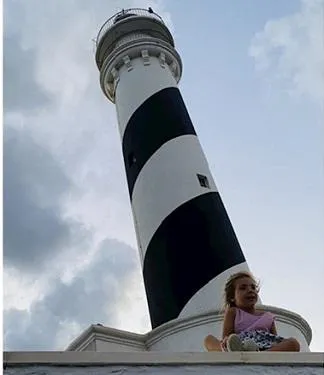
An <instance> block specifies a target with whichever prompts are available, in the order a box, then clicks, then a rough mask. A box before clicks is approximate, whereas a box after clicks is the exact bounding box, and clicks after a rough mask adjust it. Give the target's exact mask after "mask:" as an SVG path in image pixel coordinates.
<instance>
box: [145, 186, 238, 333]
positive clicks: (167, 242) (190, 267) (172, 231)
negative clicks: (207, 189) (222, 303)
mask: <svg viewBox="0 0 324 375" xmlns="http://www.w3.org/2000/svg"><path fill="white" fill-rule="evenodd" d="M242 262H245V258H244V255H243V252H242V250H241V248H240V245H239V242H238V240H237V238H236V235H235V233H234V230H233V227H232V225H231V222H230V220H229V217H228V215H227V213H226V210H225V207H224V205H223V203H222V200H221V197H220V195H219V193H216V192H211V193H207V194H204V195H200V196H198V197H196V198H193V199H191V200H190V201H188V202H186V203H184V204H182V205H181V206H179V207H178V208H177V209H176V210H174V211H173V212H172V213H171V214H170V215H169V216H167V217H166V218H165V220H164V221H163V222H162V224H161V225H160V227H159V228H158V229H157V231H156V232H155V233H154V235H153V237H152V239H151V241H150V243H149V246H148V248H147V250H146V254H145V259H144V266H143V273H144V284H145V289H146V294H147V299H148V305H149V310H150V316H151V322H152V327H153V328H155V327H157V326H159V325H161V324H163V323H165V322H167V321H169V320H171V319H174V318H177V317H178V315H179V314H180V312H181V310H182V309H183V307H184V306H185V305H186V304H187V302H188V301H189V300H190V298H191V297H192V296H193V295H194V294H195V293H196V292H198V291H199V290H200V289H201V288H202V287H203V286H204V285H206V284H207V283H208V282H209V281H210V280H212V279H213V278H215V277H216V276H218V275H219V274H221V273H222V272H224V271H226V270H227V269H229V268H231V267H233V266H235V265H238V264H240V263H242ZM215 293H217V291H215Z"/></svg>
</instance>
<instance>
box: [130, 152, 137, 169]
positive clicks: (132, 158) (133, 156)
mask: <svg viewBox="0 0 324 375" xmlns="http://www.w3.org/2000/svg"><path fill="white" fill-rule="evenodd" d="M135 163H136V157H135V155H134V152H131V153H130V154H128V165H129V166H130V167H131V166H132V165H133V164H135Z"/></svg>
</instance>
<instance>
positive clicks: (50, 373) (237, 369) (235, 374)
mask: <svg viewBox="0 0 324 375" xmlns="http://www.w3.org/2000/svg"><path fill="white" fill-rule="evenodd" d="M4 374H5V375H29V374H33V375H63V374H69V375H107V374H115V375H116V374H123V375H127V374H129V375H132V374H147V375H149V374H156V375H185V374H190V375H194V374H205V375H218V374H219V375H250V374H254V375H258V374H260V375H302V374H305V375H323V368H320V367H310V366H295V367H291V366H253V365H248V366H246V365H239V366H210V365H209V366H207V365H196V366H185V365H183V366H105V367H50V366H29V367H13V368H7V369H6V370H4Z"/></svg>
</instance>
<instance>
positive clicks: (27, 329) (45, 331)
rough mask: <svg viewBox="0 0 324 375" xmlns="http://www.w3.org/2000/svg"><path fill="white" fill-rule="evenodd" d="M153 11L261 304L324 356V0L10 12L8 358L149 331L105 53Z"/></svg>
mask: <svg viewBox="0 0 324 375" xmlns="http://www.w3.org/2000/svg"><path fill="white" fill-rule="evenodd" d="M202 4H203V5H202ZM148 6H151V7H152V8H153V10H154V11H156V12H157V13H159V14H160V15H161V16H162V17H163V19H164V20H165V22H166V23H167V25H168V26H169V28H170V29H171V31H172V33H173V35H174V38H175V43H176V48H177V50H178V52H179V53H180V54H181V57H182V61H183V66H184V70H183V76H182V79H181V82H180V90H181V92H182V95H183V98H184V100H185V102H186V105H187V108H188V111H189V114H190V116H191V119H192V121H193V123H194V126H195V129H196V131H197V134H198V137H199V139H200V141H201V144H202V147H203V149H204V151H205V154H206V156H207V159H208V161H209V165H210V168H211V171H212V174H213V176H214V178H215V181H216V185H217V186H218V189H219V191H220V193H221V196H222V199H223V201H224V204H225V207H226V209H227V211H228V214H229V216H230V219H231V222H232V224H233V226H234V229H235V232H236V234H237V237H238V239H239V241H240V244H241V247H242V249H243V251H244V254H245V257H246V259H247V262H248V264H249V266H250V268H251V270H252V272H253V273H254V274H255V276H256V277H257V278H258V279H259V280H260V282H261V298H262V301H263V303H265V304H268V305H273V306H277V307H282V308H285V309H289V310H292V311H294V312H296V313H298V314H300V315H302V316H303V317H304V318H305V319H306V320H307V321H308V323H309V324H310V325H311V327H312V330H313V341H312V344H311V350H313V351H324V337H323V332H324V320H323V311H324V298H323V291H322V286H323V282H324V231H323V225H324V194H323V192H324V173H323V160H324V158H323V156H324V153H323V133H324V131H323V124H324V113H323V112H324V106H323V103H324V21H323V20H324V18H323V17H324V0H302V1H300V0H285V1H282V0H271V1H259V0H248V1H239V0H233V1H227V0H205V1H204V2H200V1H190V2H188V1H185V0H151V1H149V0H139V1H133V0H109V1H103V0H92V1H87V0H78V1H74V0H48V1H46V2H45V1H43V0H30V1H18V0H10V1H9V0H5V1H4V10H3V11H4V27H3V28H4V45H3V48H4V61H3V64H4V70H3V82H4V93H3V95H4V116H3V121H4V143H3V157H4V169H3V179H4V185H3V189H4V201H3V213H4V216H3V225H4V248H3V254H4V270H3V280H4V300H3V301H4V315H3V318H4V348H5V349H6V350H62V349H64V348H65V347H66V346H67V345H68V344H69V343H70V342H71V341H72V340H73V339H74V338H75V337H76V336H78V335H79V334H80V333H81V332H82V330H84V329H85V328H87V327H88V326H89V325H90V324H95V323H101V324H104V325H107V326H111V327H115V328H119V329H125V330H131V331H133V332H138V333H144V332H147V331H149V330H150V322H149V315H148V308H147V302H146V298H145V293H144V285H143V280H142V274H141V269H140V261H139V255H138V252H137V244H136V238H135V232H134V227H133V221H132V216H131V208H130V202H129V197H128V191H127V183H126V176H125V172H124V166H123V160H122V152H121V145H120V137H119V134H118V128H117V118H116V114H115V108H114V106H113V104H112V103H110V102H108V101H107V99H106V98H105V97H104V95H103V93H102V92H101V89H100V85H99V73H98V71H97V67H96V65H95V61H94V43H93V39H94V38H95V37H96V35H97V32H98V31H99V28H100V27H101V25H102V24H103V22H104V21H105V20H106V19H108V18H109V17H110V16H111V15H113V14H114V13H115V12H116V11H119V10H121V8H127V7H144V8H147V7H148Z"/></svg>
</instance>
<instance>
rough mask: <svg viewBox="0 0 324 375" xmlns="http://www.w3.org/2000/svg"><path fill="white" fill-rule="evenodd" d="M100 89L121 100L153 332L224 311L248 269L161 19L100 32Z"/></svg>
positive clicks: (148, 17)
mask: <svg viewBox="0 0 324 375" xmlns="http://www.w3.org/2000/svg"><path fill="white" fill-rule="evenodd" d="M96 62H97V65H98V68H99V70H100V84H101V88H102V90H103V92H104V94H105V95H106V96H107V98H108V99H109V100H110V101H111V102H113V103H115V105H116V110H117V117H118V125H119V132H120V137H121V143H122V150H123V157H124V164H125V171H126V176H127V183H128V191H129V196H130V201H131V206H132V212H133V218H134V223H135V230H136V236H137V241H138V247H139V252H140V258H141V262H142V269H143V277H144V284H145V289H146V295H147V300H148V306H149V311H150V317H151V322H152V327H153V328H155V327H158V326H160V325H161V324H163V323H166V322H168V321H170V320H172V319H175V318H177V317H179V316H188V315H193V314H196V313H197V312H199V311H202V310H208V309H211V308H213V307H219V308H221V304H222V288H223V285H224V280H225V279H226V278H227V277H228V276H230V274H232V273H234V272H236V271H239V270H247V264H246V261H245V258H244V255H243V253H242V250H241V248H240V245H239V242H238V240H237V238H236V236H235V233H234V230H233V227H232V225H231V222H230V220H229V217H228V215H227V213H226V210H225V207H224V205H223V202H222V199H221V197H220V195H219V192H218V190H217V186H216V185H215V182H214V179H213V176H212V175H211V172H210V169H209V166H208V163H207V160H206V157H205V155H204V152H203V150H202V147H201V145H200V142H199V139H198V137H197V134H196V132H195V128H194V126H193V124H192V121H191V119H190V116H189V114H188V111H187V109H186V105H185V103H184V101H183V98H182V96H181V92H180V90H179V88H178V86H177V85H178V83H179V80H180V78H181V73H182V62H181V58H180V56H179V54H178V52H177V51H176V49H175V45H174V41H173V38H172V35H171V33H170V31H169V30H168V28H167V27H166V25H165V24H164V22H163V21H162V19H161V18H160V17H159V16H157V15H156V14H155V13H153V12H152V10H150V11H146V10H134V9H132V10H129V11H124V12H121V13H120V14H118V15H117V16H114V17H113V18H112V19H110V20H108V21H107V23H106V24H105V25H104V26H103V28H102V30H101V31H100V33H99V38H98V45H97V53H96Z"/></svg>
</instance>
